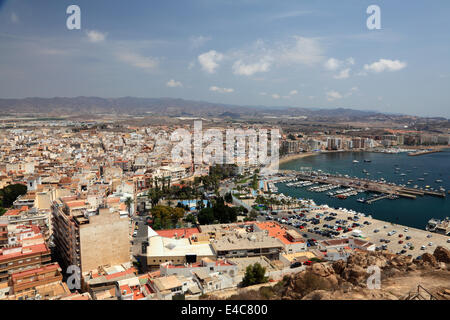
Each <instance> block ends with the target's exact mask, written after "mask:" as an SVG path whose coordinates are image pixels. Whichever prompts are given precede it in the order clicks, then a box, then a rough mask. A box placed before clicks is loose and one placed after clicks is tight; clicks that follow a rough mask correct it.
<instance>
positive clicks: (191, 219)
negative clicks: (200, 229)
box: [184, 213, 197, 224]
mask: <svg viewBox="0 0 450 320" xmlns="http://www.w3.org/2000/svg"><path fill="white" fill-rule="evenodd" d="M184 221H185V222H188V223H192V224H196V223H197V220H196V219H195V216H194V215H193V214H192V213H189V214H188V215H187V216H186V218H184Z"/></svg>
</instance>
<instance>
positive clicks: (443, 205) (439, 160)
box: [277, 149, 450, 229]
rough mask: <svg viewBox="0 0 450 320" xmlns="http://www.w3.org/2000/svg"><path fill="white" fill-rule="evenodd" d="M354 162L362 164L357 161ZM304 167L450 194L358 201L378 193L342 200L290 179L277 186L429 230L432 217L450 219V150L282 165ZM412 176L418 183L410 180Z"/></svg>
mask: <svg viewBox="0 0 450 320" xmlns="http://www.w3.org/2000/svg"><path fill="white" fill-rule="evenodd" d="M353 160H357V161H359V162H358V163H354V162H353ZM364 160H370V161H371V162H365V161H364ZM302 168H303V170H304V169H305V168H312V170H319V169H320V170H322V171H323V172H326V173H332V174H342V175H349V176H351V177H359V178H368V179H371V180H379V179H380V178H384V179H385V180H386V181H387V182H394V183H396V184H405V185H406V186H407V187H411V188H412V187H414V185H418V187H419V188H425V187H426V186H430V188H434V189H435V190H437V189H439V187H443V188H444V189H445V190H446V194H447V197H445V198H441V197H433V196H423V197H420V196H418V197H417V198H416V199H406V198H399V199H395V200H391V199H383V200H379V201H375V202H373V203H372V204H366V203H361V202H358V201H357V199H358V198H365V197H368V196H370V195H371V194H373V193H359V194H358V195H356V196H352V197H348V198H347V199H345V200H344V199H342V200H341V199H337V198H334V197H330V196H328V195H327V192H320V193H317V192H312V191H308V190H307V188H308V187H304V188H294V187H288V186H286V183H279V184H277V187H278V192H281V193H283V194H285V195H289V196H292V197H295V198H303V199H313V200H314V201H315V202H316V204H318V205H321V204H327V205H329V206H330V207H334V208H339V207H342V208H347V209H353V210H355V211H357V212H362V213H365V214H366V215H369V214H370V215H372V217H373V218H375V219H379V220H383V221H387V222H393V223H397V224H401V225H405V226H409V227H413V228H418V229H425V227H426V225H427V222H428V220H430V219H431V218H437V219H444V218H445V217H450V194H448V193H447V191H448V190H450V149H445V150H443V151H442V152H438V153H431V154H426V155H421V156H408V154H407V153H397V154H387V153H377V152H332V153H331V152H330V153H319V154H317V155H313V156H310V157H305V158H301V159H297V160H292V161H290V162H286V163H283V164H280V169H281V170H298V171H301V170H302ZM396 168H398V169H397V170H396ZM363 170H364V171H363ZM367 173H368V174H367ZM420 178H423V181H421V180H419V179H420ZM409 180H412V181H411V182H410V184H407V183H408V181H409ZM436 180H442V182H436ZM336 190H337V189H336Z"/></svg>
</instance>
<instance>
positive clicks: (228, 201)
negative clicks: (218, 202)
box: [225, 192, 233, 203]
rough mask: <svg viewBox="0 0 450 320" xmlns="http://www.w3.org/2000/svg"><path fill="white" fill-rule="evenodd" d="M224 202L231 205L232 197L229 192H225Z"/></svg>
mask: <svg viewBox="0 0 450 320" xmlns="http://www.w3.org/2000/svg"><path fill="white" fill-rule="evenodd" d="M225 201H226V202H227V203H233V196H232V195H231V192H227V193H226V194H225Z"/></svg>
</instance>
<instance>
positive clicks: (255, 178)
mask: <svg viewBox="0 0 450 320" xmlns="http://www.w3.org/2000/svg"><path fill="white" fill-rule="evenodd" d="M252 189H254V190H258V175H256V174H254V175H253V177H252Z"/></svg>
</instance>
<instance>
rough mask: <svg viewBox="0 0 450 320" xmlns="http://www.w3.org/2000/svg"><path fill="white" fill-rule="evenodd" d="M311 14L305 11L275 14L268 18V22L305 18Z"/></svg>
mask: <svg viewBox="0 0 450 320" xmlns="http://www.w3.org/2000/svg"><path fill="white" fill-rule="evenodd" d="M311 13H313V12H312V11H306V10H298V11H288V12H283V13H279V14H275V15H273V16H271V17H270V18H269V20H270V21H272V20H279V19H286V18H295V17H300V16H305V15H309V14H311Z"/></svg>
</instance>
